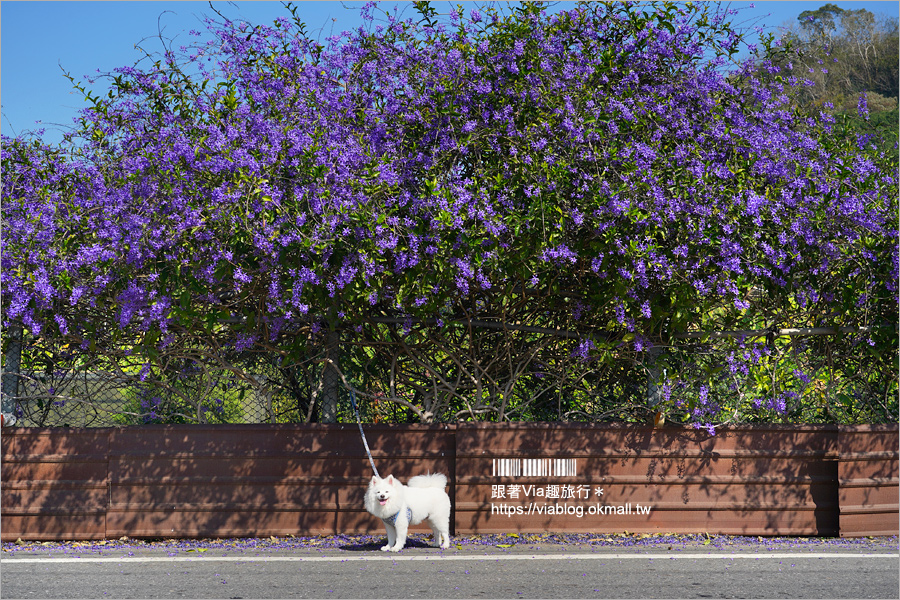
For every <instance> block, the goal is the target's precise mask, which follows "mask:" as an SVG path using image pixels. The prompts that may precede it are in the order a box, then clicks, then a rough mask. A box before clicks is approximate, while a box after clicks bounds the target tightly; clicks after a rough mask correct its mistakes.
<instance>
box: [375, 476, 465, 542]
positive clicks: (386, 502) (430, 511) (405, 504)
mask: <svg viewBox="0 0 900 600" xmlns="http://www.w3.org/2000/svg"><path fill="white" fill-rule="evenodd" d="M446 486H447V477H446V476H445V475H442V474H440V473H435V474H432V475H417V476H415V477H413V478H412V479H410V480H409V485H403V484H402V483H400V482H399V481H398V480H397V479H395V478H394V476H393V475H388V476H387V478H386V479H381V478H380V477H378V476H377V475H376V476H373V477H372V480H371V481H370V482H369V489H368V491H367V492H366V510H367V511H369V512H370V513H372V514H373V515H375V516H376V517H378V518H380V519H381V520H382V521H384V527H385V529H387V538H388V543H387V545H386V546H383V547H382V548H381V550H382V551H385V552H387V551H390V552H399V551H400V550H402V549H403V546H405V545H406V534H407V530H408V528H409V526H410V525H418V524H419V523H421V522H422V521H425V520H427V521H428V524H429V525H430V526H431V530H432V531H433V532H434V541H433V544H434V546H438V547H441V548H448V547H449V546H450V496H448V495H447V492H445V491H444V488H445V487H446Z"/></svg>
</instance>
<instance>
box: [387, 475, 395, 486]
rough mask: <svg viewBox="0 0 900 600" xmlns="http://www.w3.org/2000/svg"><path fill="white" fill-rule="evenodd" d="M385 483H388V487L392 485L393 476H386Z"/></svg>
mask: <svg viewBox="0 0 900 600" xmlns="http://www.w3.org/2000/svg"><path fill="white" fill-rule="evenodd" d="M387 482H388V485H394V476H393V475H388V476H387Z"/></svg>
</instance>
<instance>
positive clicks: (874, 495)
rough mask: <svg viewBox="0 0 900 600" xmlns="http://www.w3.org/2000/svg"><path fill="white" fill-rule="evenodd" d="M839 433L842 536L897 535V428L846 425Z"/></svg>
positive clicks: (898, 499)
mask: <svg viewBox="0 0 900 600" xmlns="http://www.w3.org/2000/svg"><path fill="white" fill-rule="evenodd" d="M839 432H840V434H839V436H838V456H839V462H838V479H839V482H840V491H839V495H838V502H839V503H840V507H841V517H840V519H841V535H842V536H844V537H858V536H865V535H897V528H898V525H897V522H898V521H897V519H898V517H897V505H898V503H900V488H898V485H897V447H898V444H900V436H898V431H897V426H896V425H893V426H892V425H860V426H855V427H846V426H842V427H840V428H839Z"/></svg>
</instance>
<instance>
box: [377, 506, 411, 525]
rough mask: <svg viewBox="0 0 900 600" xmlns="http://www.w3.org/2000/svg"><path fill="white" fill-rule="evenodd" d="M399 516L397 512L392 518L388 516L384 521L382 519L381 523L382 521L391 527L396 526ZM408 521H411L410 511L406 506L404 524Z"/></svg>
mask: <svg viewBox="0 0 900 600" xmlns="http://www.w3.org/2000/svg"><path fill="white" fill-rule="evenodd" d="M399 516H400V511H399V510H398V511H397V512H396V513H394V514H393V515H392V516H390V517H388V518H386V519H382V521H384V522H385V523H390V524H391V525H396V523H397V517H399ZM410 521H412V509H411V508H410V507H408V506H407V507H406V522H407V523H409V522H410Z"/></svg>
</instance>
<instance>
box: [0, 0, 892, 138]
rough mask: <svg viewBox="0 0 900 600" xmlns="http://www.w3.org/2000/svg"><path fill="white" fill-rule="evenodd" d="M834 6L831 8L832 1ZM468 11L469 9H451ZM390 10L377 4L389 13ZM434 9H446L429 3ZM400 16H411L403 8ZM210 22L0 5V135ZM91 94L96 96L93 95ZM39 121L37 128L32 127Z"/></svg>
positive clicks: (747, 14) (322, 22) (62, 115)
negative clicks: (84, 84) (85, 81)
mask: <svg viewBox="0 0 900 600" xmlns="http://www.w3.org/2000/svg"><path fill="white" fill-rule="evenodd" d="M832 1H834V0H832ZM827 2H828V0H816V1H810V2H774V1H773V2H765V1H764V2H756V3H755V7H754V8H747V7H749V6H750V4H751V3H750V2H731V3H730V4H731V6H732V7H733V8H744V10H743V11H742V12H741V16H740V18H738V20H737V22H738V23H742V22H745V21H746V22H747V24H751V23H752V24H758V25H761V26H764V27H766V28H778V27H781V26H782V25H784V24H785V23H788V22H793V21H794V20H796V18H797V15H799V14H800V13H801V12H803V11H804V10H815V9H816V8H818V7H820V6H822V5H823V4H826V3H827ZM457 3H458V4H462V5H463V6H471V7H475V6H476V3H472V2H454V3H453V4H457ZM362 4H363V3H362V2H343V3H342V2H299V3H297V5H298V6H299V9H300V11H301V15H302V18H303V19H304V21H305V22H306V23H307V27H308V30H309V31H311V32H319V31H321V33H322V36H323V37H325V36H328V35H331V33H332V32H333V33H339V32H340V31H341V30H346V29H352V28H353V27H355V26H358V25H359V24H360V22H361V21H360V19H359V7H361V6H362ZM835 4H837V5H838V6H840V7H841V8H844V9H852V10H855V9H859V8H865V9H867V10H869V11H872V12H874V13H884V14H889V15H893V16H897V15H898V3H897V2H894V1H860V2H841V1H837V2H835ZM394 5H395V3H394V2H383V3H382V7H383V8H390V7H393V6H394ZM434 5H435V6H436V7H438V8H439V9H441V8H442V7H443V8H449V6H451V5H450V4H449V3H446V2H435V3H434ZM213 6H215V7H216V9H217V10H219V11H220V12H221V13H223V14H224V15H225V16H227V17H229V18H231V19H235V20H237V19H244V20H247V21H250V22H252V23H271V22H272V20H273V19H275V17H277V16H280V15H287V12H286V10H285V9H284V8H283V7H282V6H281V3H280V2H263V1H260V2H246V1H234V2H219V1H216V2H213ZM401 9H403V10H405V11H406V12H407V13H408V14H410V15H412V14H413V10H412V6H411V5H410V4H404V3H401ZM206 15H209V16H214V17H215V14H214V13H213V11H212V10H211V9H210V7H209V3H207V2H191V1H185V2H172V1H154V2H131V1H129V2H116V1H112V2H77V1H75V2H33V1H4V2H2V3H0V105H2V120H0V131H2V133H3V134H4V135H17V134H21V133H23V132H24V131H26V130H34V129H36V128H40V127H43V128H45V129H46V132H45V133H44V135H43V139H44V140H45V141H47V142H58V141H59V139H60V135H61V134H60V129H59V127H58V126H56V125H55V124H63V125H70V124H71V123H72V120H73V119H74V118H75V117H76V115H77V112H78V110H79V109H81V108H83V107H84V106H85V103H84V99H83V98H82V97H81V96H80V95H79V94H77V93H75V92H73V90H72V87H71V84H70V83H69V81H68V80H67V79H66V78H65V77H64V76H63V73H62V70H61V69H60V67H62V68H64V69H65V70H66V71H68V72H69V73H71V74H72V75H73V76H75V78H76V80H81V79H82V77H83V76H84V75H88V74H91V73H95V72H96V71H97V70H98V69H99V70H101V71H111V70H112V69H114V68H116V67H120V66H125V65H131V64H133V63H134V62H135V61H136V60H137V59H138V58H140V57H141V56H142V54H141V53H140V52H139V51H138V50H136V49H135V44H142V45H144V46H145V47H146V49H147V50H150V51H155V50H159V49H160V48H161V46H160V42H159V41H158V40H153V39H150V38H152V37H154V36H156V35H157V33H158V31H159V30H160V29H161V30H162V32H163V35H164V36H165V37H167V38H174V39H175V40H176V41H175V44H174V46H175V47H177V46H179V45H181V44H187V43H189V42H191V41H194V38H190V37H189V36H188V35H187V33H188V31H190V30H191V29H196V30H198V31H205V28H204V26H203V23H202V19H203V17H204V16H206ZM94 89H95V91H101V90H100V89H99V88H96V87H95V88H94ZM36 121H40V122H41V124H36Z"/></svg>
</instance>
